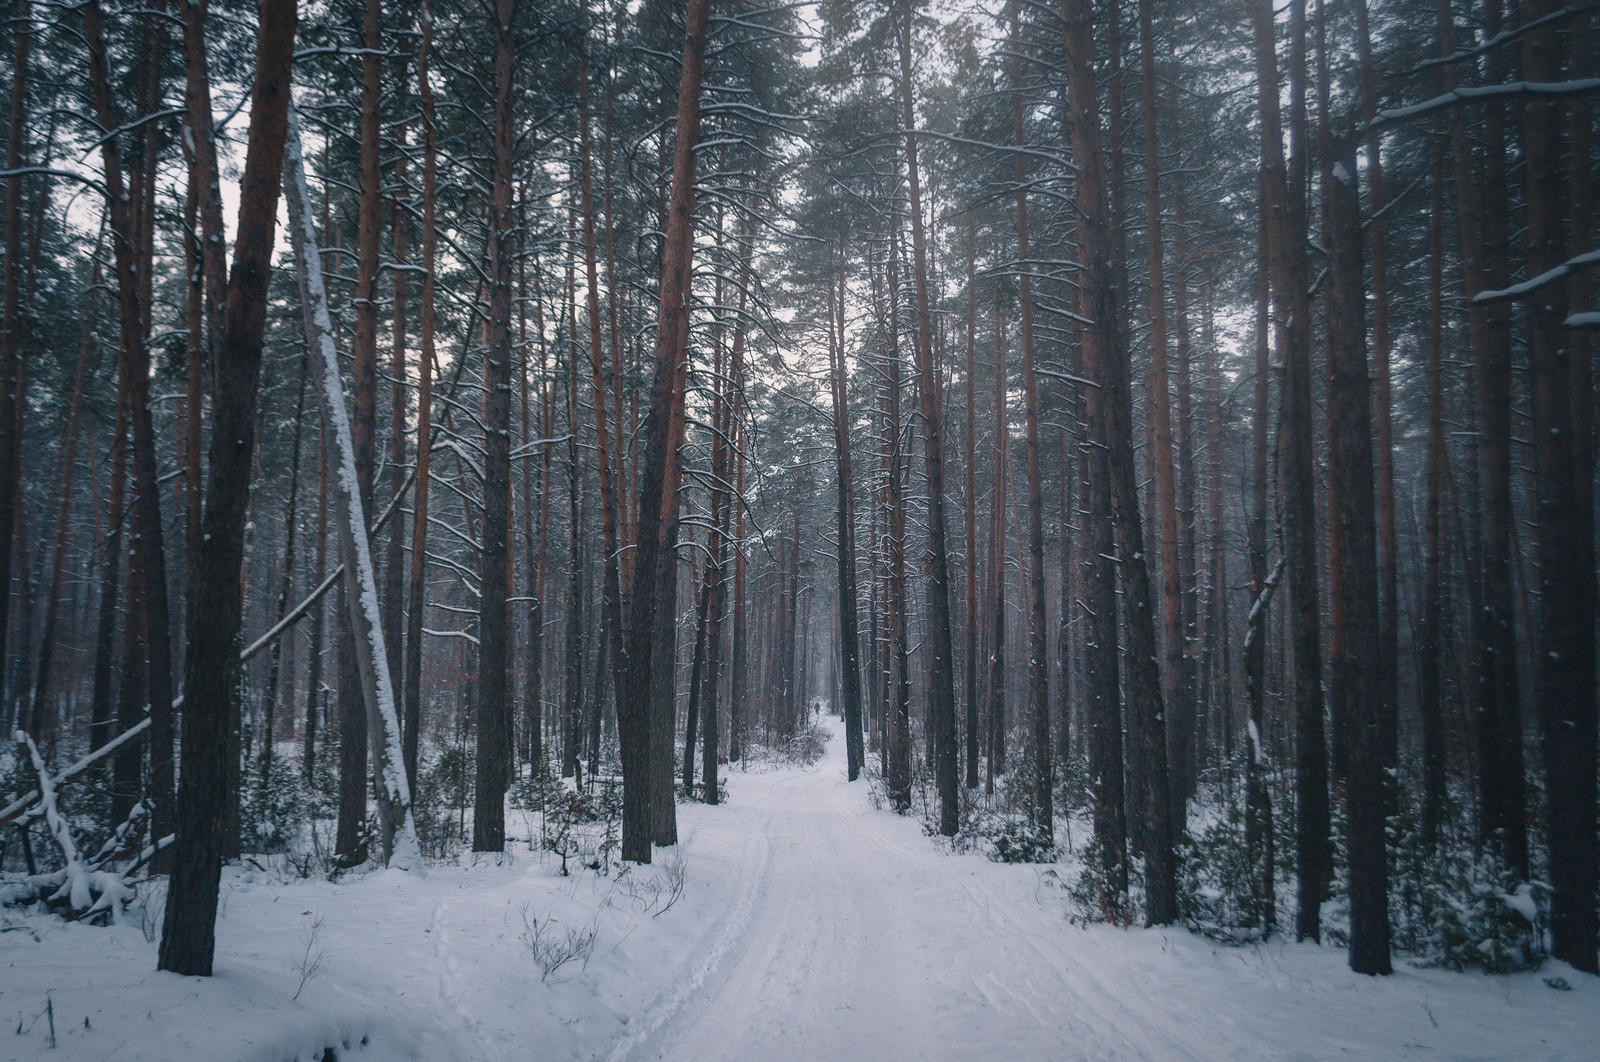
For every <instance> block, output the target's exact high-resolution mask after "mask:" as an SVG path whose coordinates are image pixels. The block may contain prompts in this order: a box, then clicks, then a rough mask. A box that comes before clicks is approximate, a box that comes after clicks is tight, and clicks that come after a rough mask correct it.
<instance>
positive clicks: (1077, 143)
mask: <svg viewBox="0 0 1600 1062" xmlns="http://www.w3.org/2000/svg"><path fill="white" fill-rule="evenodd" d="M1089 6H1090V5H1089V4H1088V3H1087V2H1086V0H1061V20H1062V23H1063V27H1062V41H1063V44H1064V45H1065V51H1066V56H1067V95H1068V111H1069V119H1070V124H1071V127H1072V157H1073V161H1074V163H1075V164H1076V166H1077V174H1076V177H1075V179H1074V190H1075V194H1076V196H1077V199H1078V202H1079V204H1080V209H1081V212H1080V215H1079V218H1078V223H1077V228H1078V247H1079V252H1078V253H1079V260H1080V262H1081V264H1082V266H1083V268H1084V270H1085V279H1086V281H1087V283H1086V285H1085V286H1084V295H1083V309H1085V310H1087V311H1088V314H1087V315H1086V316H1089V317H1090V322H1089V323H1087V324H1084V325H1083V326H1082V327H1080V328H1079V330H1078V338H1079V342H1080V344H1081V359H1082V360H1081V367H1082V371H1083V373H1084V376H1085V378H1086V379H1087V380H1089V381H1091V383H1090V385H1089V386H1086V387H1084V388H1083V389H1082V396H1083V412H1084V422H1085V427H1086V429H1087V431H1086V433H1085V440H1084V446H1083V450H1082V458H1081V466H1082V469H1083V474H1082V478H1081V480H1080V482H1081V484H1082V490H1083V507H1084V513H1083V516H1084V518H1085V520H1086V522H1087V526H1088V532H1089V541H1088V542H1087V543H1086V548H1085V550H1084V560H1083V585H1084V612H1085V615H1084V622H1085V624H1086V630H1085V632H1084V649H1085V656H1084V691H1085V699H1086V701H1087V706H1086V714H1087V716H1088V721H1089V727H1090V731H1091V735H1092V736H1091V738H1090V743H1089V777H1090V783H1091V785H1092V787H1093V790H1094V801H1095V804H1094V829H1095V842H1096V845H1097V846H1098V848H1099V850H1100V860H1101V867H1100V870H1101V873H1102V874H1103V875H1104V882H1105V888H1106V892H1105V894H1103V895H1102V898H1101V904H1102V907H1103V908H1104V909H1105V914H1106V918H1107V920H1109V921H1113V922H1120V921H1123V920H1124V919H1125V918H1126V917H1127V913H1126V912H1127V895H1128V848H1127V817H1126V798H1125V793H1124V786H1123V747H1122V717H1121V711H1120V707H1121V704H1120V702H1121V691H1120V689H1119V681H1118V671H1117V588H1116V568H1115V561H1114V559H1113V554H1114V552H1115V534H1114V530H1113V513H1112V500H1111V478H1110V460H1109V457H1108V452H1109V449H1110V448H1109V446H1108V445H1107V440H1108V433H1107V414H1106V408H1105V407H1106V404H1107V397H1108V396H1107V392H1108V390H1109V389H1108V388H1107V387H1106V385H1105V382H1104V381H1105V379H1106V371H1105V362H1106V361H1107V358H1108V355H1112V354H1113V353H1114V351H1115V350H1116V347H1117V345H1118V337H1117V318H1116V314H1117V306H1116V294H1115V290H1114V287H1113V275H1112V270H1113V266H1112V244H1111V234H1110V231H1109V225H1108V220H1109V204H1108V202H1107V189H1106V160H1105V152H1104V149H1103V148H1102V146H1101V133H1100V105H1099V93H1098V91H1097V89H1096V87H1095V80H1094V68H1093V58H1094V34H1093V29H1092V24H1091V22H1090V11H1089Z"/></svg>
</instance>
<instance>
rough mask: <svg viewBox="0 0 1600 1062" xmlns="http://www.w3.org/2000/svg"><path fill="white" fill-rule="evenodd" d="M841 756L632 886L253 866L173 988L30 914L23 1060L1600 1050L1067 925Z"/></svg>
mask: <svg viewBox="0 0 1600 1062" xmlns="http://www.w3.org/2000/svg"><path fill="white" fill-rule="evenodd" d="M834 725H835V726H836V725H837V724H834ZM836 737H837V735H836ZM843 744H844V743H843V741H841V740H835V741H833V742H832V743H831V745H830V748H829V751H828V753H827V755H826V756H825V757H824V758H823V759H822V760H821V762H819V763H818V764H817V765H816V766H815V767H813V768H811V769H806V770H802V769H783V770H774V771H770V772H765V773H755V772H752V773H741V772H738V771H735V772H733V774H732V776H731V778H730V779H729V780H728V788H729V790H730V793H731V801H730V802H729V803H728V804H725V805H723V806H721V807H716V808H706V807H702V806H699V805H684V806H681V807H680V809H679V816H680V817H679V824H680V831H681V834H682V837H683V842H682V844H680V845H679V846H678V850H677V851H676V852H661V851H660V850H658V859H657V863H656V865H655V866H653V867H649V868H635V869H632V870H630V871H628V872H627V873H626V874H625V875H624V876H623V877H622V879H621V880H620V881H619V880H617V878H616V877H615V876H613V877H612V878H609V879H607V878H601V877H599V876H598V875H596V874H594V873H592V872H589V871H584V870H581V869H579V870H577V872H576V873H575V874H574V875H573V876H572V877H567V878H563V877H561V876H560V875H559V872H558V868H559V860H557V859H555V858H554V857H552V856H549V855H544V856H540V855H536V854H534V853H531V852H530V851H529V850H528V846H527V845H526V844H525V843H524V844H522V845H518V846H516V848H517V851H516V852H515V853H513V854H512V855H510V856H508V857H507V858H506V859H505V860H503V861H502V862H500V863H498V864H491V863H483V862H480V863H479V864H478V865H476V866H462V867H443V868H441V867H433V868H430V869H429V871H428V872H427V874H426V876H420V877H419V876H413V875H408V874H404V873H401V872H399V871H388V872H380V873H374V874H369V875H367V876H365V877H362V878H359V879H356V880H348V881H345V882H342V883H339V884H330V883H327V882H323V881H308V882H293V883H287V884H285V883H283V882H282V881H280V880H278V879H277V878H275V877H269V876H267V875H263V874H260V873H254V874H252V873H240V872H239V871H236V870H230V871H229V872H228V873H227V874H226V875H225V877H224V884H223V888H224V898H223V907H222V914H221V917H220V920H219V922H218V945H217V963H216V969H217V975H216V976H215V977H212V978H209V979H206V978H182V977H175V976H172V975H170V974H159V973H156V972H155V945H154V943H153V942H151V941H150V940H147V939H146V937H147V932H146V930H147V929H149V927H145V928H141V927H140V926H139V925H138V924H131V923H128V922H125V923H124V924H122V925H119V926H115V927H112V928H95V927H89V926H77V925H64V924H62V923H60V922H59V921H56V920H53V919H49V918H44V917H37V918H27V919H25V920H23V921H22V922H20V923H18V922H16V921H15V916H14V915H13V916H11V917H12V919H13V921H12V922H10V923H9V924H8V925H7V926H6V928H7V930H8V931H6V932H0V1059H33V1058H41V1059H43V1058H48V1059H62V1060H77V1059H85V1060H89V1059H93V1060H100V1059H116V1060H127V1062H133V1060H140V1059H150V1060H163V1062H180V1060H189V1059H196V1060H206V1062H219V1060H227V1059H249V1060H256V1059H260V1060H285V1062H287V1060H290V1059H315V1058H322V1057H324V1052H325V1050H326V1048H328V1047H330V1046H332V1047H334V1048H335V1049H336V1053H337V1057H338V1058H341V1059H352V1060H355V1059H371V1060H378V1059H429V1060H445V1059H448V1060H462V1062H468V1060H477V1059H540V1060H543V1059H569V1058H570V1059H611V1060H623V1059H658V1058H659V1059H693V1060H695V1062H711V1060H717V1059H738V1060H779V1059H797V1060H798V1059H805V1060H806V1062H827V1060H832V1059H858V1058H869V1059H885V1060H888V1059H978V1058H983V1059H1012V1058H1014V1059H1052V1060H1054V1059H1077V1058H1084V1059H1136V1058H1149V1059H1189V1058H1194V1059H1224V1058H1226V1059H1233V1058H1272V1059H1302V1058H1303V1059H1312V1058H1331V1057H1351V1058H1374V1059H1389V1058H1411V1057H1425V1058H1430V1059H1444V1058H1452V1059H1454V1058H1474V1059H1544V1058H1550V1059H1594V1058H1597V1057H1600V980H1597V979H1595V978H1592V977H1588V976H1585V975H1582V974H1575V973H1573V972H1572V971H1571V970H1570V969H1569V968H1567V967H1565V966H1561V965H1560V964H1550V965H1547V966H1546V967H1545V969H1543V970H1541V971H1539V972H1538V973H1531V974H1520V975H1515V976H1509V977H1488V976H1483V975H1477V974H1452V973H1446V972H1443V971H1437V970H1416V969H1412V968H1410V967H1408V966H1406V965H1405V964H1404V963H1401V964H1400V965H1399V967H1398V969H1397V971H1396V973H1395V975H1394V976H1393V977H1389V978H1381V979H1373V978H1366V977H1358V976H1356V975H1354V974H1351V973H1350V972H1349V971H1348V970H1347V969H1346V967H1345V963H1344V953H1343V952H1341V951H1338V950H1334V949H1326V950H1325V949H1321V948H1318V947H1315V946H1310V945H1296V944H1290V943H1285V942H1281V941H1276V940H1275V941H1273V942H1272V943H1270V944H1267V945H1264V946H1261V947H1255V948H1244V949H1232V948H1224V947H1219V946H1216V945H1213V944H1212V943H1210V942H1209V941H1206V940H1203V939H1200V938H1197V937H1194V936H1192V935H1190V934H1188V933H1186V932H1183V931H1181V930H1171V929H1167V930H1120V929H1114V928H1109V927H1105V926H1094V927H1089V928H1083V927H1079V926H1076V925H1073V924H1071V923H1069V922H1068V920H1067V917H1066V915H1067V913H1068V912H1067V907H1066V901H1065V899H1064V897H1063V895H1062V890H1061V889H1060V888H1059V887H1057V885H1056V883H1057V881H1058V879H1057V878H1056V877H1055V876H1054V874H1053V873H1052V870H1053V868H1045V867H1036V866H1002V865H998V864H995V863H991V862H989V861H988V860H986V859H984V858H983V857H981V856H977V855H950V854H948V853H946V852H944V851H942V850H941V849H940V848H939V847H938V846H937V845H935V844H934V843H933V842H932V841H930V840H929V839H928V838H927V837H925V836H923V834H922V831H921V829H920V826H919V824H918V823H917V822H915V821H912V820H908V819H901V818H897V817H896V816H894V815H892V814H891V813H889V812H887V811H878V810H874V809H873V808H872V807H871V805H870V803H869V800H868V797H867V793H866V787H865V785H864V784H860V783H858V784H856V785H854V786H851V785H847V784H846V783H845V781H844V764H843ZM510 821H511V824H512V825H513V826H514V825H515V824H516V823H517V822H518V821H519V819H518V816H517V815H516V814H515V813H513V815H512V817H511V820H510ZM513 832H515V831H513ZM675 860H681V869H682V871H683V872H684V876H685V879H686V886H685V888H684V890H683V893H682V895H681V897H680V898H678V899H677V901H676V902H675V903H672V904H671V905H670V906H666V904H667V901H668V899H669V898H670V896H671V893H672V889H671V886H670V880H671V877H672V874H673V870H672V863H673V861H675ZM663 907H665V909H664V910H663V909H662V908H663ZM534 926H538V927H539V930H538V942H539V944H540V951H541V954H544V955H545V956H546V957H547V958H548V948H549V945H550V942H551V941H556V942H557V943H559V942H561V941H564V940H565V939H566V938H567V935H568V934H569V933H572V934H576V935H577V936H578V937H580V938H582V937H586V936H587V935H588V934H589V933H590V932H592V933H593V935H594V944H593V949H592V952H591V953H590V955H589V958H588V961H587V964H586V965H585V964H584V963H583V962H582V961H581V960H574V961H573V962H571V963H569V964H567V965H566V966H563V967H561V968H559V969H557V970H555V971H554V973H553V974H551V975H550V976H548V977H546V976H545V971H544V970H543V968H542V967H541V964H540V962H539V961H538V959H537V958H536V955H535V949H534V948H533V947H531V946H530V943H529V942H530V941H531V940H533V938H534V936H535V933H534V929H533V927H534ZM151 932H153V930H151ZM308 970H309V976H306V973H307V971H308ZM1554 977H1563V978H1564V979H1565V980H1566V982H1568V983H1569V984H1570V986H1571V990H1570V991H1557V990H1555V989H1552V988H1551V987H1549V986H1548V985H1547V984H1546V983H1545V979H1546V978H1554ZM302 982H303V983H302ZM297 992H298V998H295V996H296V993H297ZM52 1019H53V1023H54V1033H55V1042H56V1044H57V1045H58V1046H57V1048H56V1049H52V1048H51V1047H50V1025H51V1021H52Z"/></svg>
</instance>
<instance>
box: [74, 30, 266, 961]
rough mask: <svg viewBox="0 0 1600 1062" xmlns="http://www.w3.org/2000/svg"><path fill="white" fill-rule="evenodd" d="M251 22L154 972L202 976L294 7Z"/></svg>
mask: <svg viewBox="0 0 1600 1062" xmlns="http://www.w3.org/2000/svg"><path fill="white" fill-rule="evenodd" d="M91 8H92V9H94V11H95V14H94V22H95V23H96V26H95V30H98V28H99V27H98V22H99V18H98V14H99V12H98V9H97V6H96V5H93V4H91ZM86 10H88V9H86ZM258 18H259V21H260V27H261V28H260V32H259V35H258V37H257V40H256V59H255V78H254V84H253V85H252V89H251V100H252V103H251V108H250V130H249V146H248V148H247V150H246V155H245V167H244V177H243V179H242V181H241V182H240V204H239V226H238V237H237V240H236V242H235V244H234V265H233V278H232V281H231V282H230V284H229V286H228V300H227V308H226V311H225V315H224V327H223V332H222V337H221V342H220V344H219V346H218V359H217V367H218V372H217V380H216V397H215V405H214V407H213V408H214V418H213V425H212V436H211V440H212V445H211V455H210V462H209V463H210V477H209V478H210V482H209V485H208V489H207V492H206V505H205V515H204V518H203V520H204V524H203V532H202V550H201V556H200V559H199V563H198V564H197V565H196V573H197V575H198V577H199V582H198V584H197V585H196V587H195V595H196V604H195V608H194V613H193V614H194V619H195V624H194V627H193V629H192V630H191V631H190V640H189V650H188V657H187V660H186V661H185V681H184V691H185V703H184V712H183V731H184V732H183V747H184V749H185V750H186V755H185V756H184V771H183V775H182V780H181V784H180V786H179V790H178V808H179V814H178V823H179V825H178V829H179V832H180V836H179V839H178V842H177V845H176V846H175V850H174V857H173V865H172V876H171V880H170V884H169V885H168V894H167V906H166V915H165V921H164V924H163V927H162V933H161V949H160V958H159V961H158V964H157V965H158V966H159V968H160V969H163V970H170V971H172V972H174V973H179V974H186V975H200V976H209V975H210V973H211V958H212V952H213V950H214V947H215V942H216V913H217V899H218V886H219V883H220V876H221V871H222V858H221V847H222V840H223V817H222V816H223V809H224V807H225V805H226V803H227V801H226V797H227V793H226V786H227V773H226V770H225V764H224V763H223V755H222V753H223V750H225V749H226V747H227V734H226V728H227V720H228V704H229V701H230V696H231V695H230V692H229V687H230V686H231V685H232V684H233V680H234V676H235V675H236V674H237V668H238V652H239V650H238V638H239V630H240V619H241V616H240V613H241V609H242V604H243V602H242V593H241V584H240V581H239V574H240V568H241V564H242V561H243V552H244V522H245V511H246V509H247V507H248V503H249V497H250V465H251V459H252V449H253V447H254V441H255V435H256V433H255V407H256V384H257V381H258V378H259V374H260V367H261V348H262V336H263V333H264V331H265V328H266V314H267V283H268V280H269V279H270V277H271V271H272V257H271V256H272V244H273V236H274V229H275V227H276V223H277V213H278V211H277V204H278V191H279V182H280V179H281V176H282V172H283V157H284V140H285V136H286V133H287V129H288V116H289V78H290V75H291V73H292V69H293V56H294V38H295V19H296V10H295V4H294V3H292V2H287V0H261V3H260V5H259V8H258ZM86 21H88V20H86ZM98 36H99V34H98V32H91V33H90V39H91V40H94V39H96V38H98ZM101 62H102V63H103V62H104V55H103V52H102V53H101ZM109 168H110V167H108V169H109ZM151 574H153V573H151Z"/></svg>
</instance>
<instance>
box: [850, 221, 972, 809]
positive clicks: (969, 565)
mask: <svg viewBox="0 0 1600 1062" xmlns="http://www.w3.org/2000/svg"><path fill="white" fill-rule="evenodd" d="M976 244H977V221H976V220H974V219H969V220H968V222H967V293H966V301H967V320H966V325H967V363H966V374H967V409H966V416H967V436H966V444H967V454H966V462H965V464H966V468H965V470H964V472H965V475H966V506H965V508H966V514H965V515H966V521H967V528H966V531H967V534H966V565H965V567H966V572H965V575H966V606H967V615H966V620H967V622H966V632H965V633H966V659H965V663H966V688H967V689H966V693H967V777H966V785H967V788H968V789H976V788H977V786H978V478H977V477H978V473H977V464H978V461H977V456H978V443H977V406H978V402H977V381H976V375H977V373H976V358H975V355H976V353H977V345H978V329H977V316H978V303H977V298H978V290H977V289H978V285H977V269H976V258H977V247H976ZM874 611H875V610H874Z"/></svg>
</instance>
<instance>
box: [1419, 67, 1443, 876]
mask: <svg viewBox="0 0 1600 1062" xmlns="http://www.w3.org/2000/svg"><path fill="white" fill-rule="evenodd" d="M1440 58H1446V56H1444V55H1441V56H1440ZM1444 152H1445V147H1444V144H1443V143H1442V142H1439V141H1436V142H1435V146H1434V153H1433V159H1432V163H1433V165H1432V170H1433V172H1432V174H1431V180H1430V188H1429V210H1428V346H1427V355H1426V357H1427V361H1426V375H1427V387H1428V456H1427V472H1426V486H1425V487H1424V491H1423V503H1422V526H1423V546H1422V600H1421V602H1420V604H1421V615H1420V616H1419V617H1418V620H1417V714H1418V715H1419V716H1420V719H1421V723H1422V844H1423V847H1424V849H1425V850H1426V851H1428V852H1430V853H1431V852H1432V851H1433V850H1434V847H1435V846H1436V845H1437V844H1438V840H1439V816H1440V811H1441V805H1442V804H1443V802H1444V728H1443V722H1444V720H1443V710H1442V704H1441V702H1442V700H1443V695H1442V675H1441V668H1440V661H1441V656H1442V651H1441V644H1440V643H1441V641H1442V632H1443V626H1444V603H1443V601H1442V595H1443V583H1444V557H1443V551H1444V548H1445V547H1444V537H1443V531H1442V528H1443V512H1442V510H1443V507H1444V489H1445V482H1444V481H1445V461H1446V459H1447V458H1446V454H1445V441H1444V370H1443V362H1444V164H1445V158H1444Z"/></svg>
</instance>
